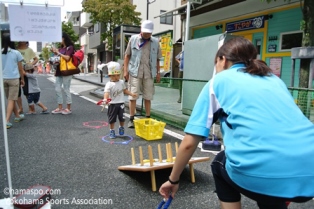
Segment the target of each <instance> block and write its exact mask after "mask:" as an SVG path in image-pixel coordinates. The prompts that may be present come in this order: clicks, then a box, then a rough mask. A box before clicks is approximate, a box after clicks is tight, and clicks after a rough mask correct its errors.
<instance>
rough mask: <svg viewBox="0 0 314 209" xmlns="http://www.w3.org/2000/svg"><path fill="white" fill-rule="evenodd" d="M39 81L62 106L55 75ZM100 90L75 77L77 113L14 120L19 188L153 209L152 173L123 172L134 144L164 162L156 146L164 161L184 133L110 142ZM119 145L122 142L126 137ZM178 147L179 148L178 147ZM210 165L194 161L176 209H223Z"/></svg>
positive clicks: (162, 174)
mask: <svg viewBox="0 0 314 209" xmlns="http://www.w3.org/2000/svg"><path fill="white" fill-rule="evenodd" d="M38 79H39V85H40V87H41V90H42V92H41V101H42V103H44V104H45V105H46V106H47V107H48V108H49V110H50V111H51V110H53V109H55V108H56V107H57V104H56V96H55V90H54V83H53V82H54V77H53V76H50V75H49V76H47V75H39V78H38ZM96 88H99V86H95V85H93V84H89V83H85V82H82V81H78V80H75V79H73V80H72V86H71V90H72V92H73V96H72V100H73V105H72V112H73V113H72V114H71V115H61V114H60V115H52V114H47V115H41V114H39V111H40V108H38V107H36V110H37V112H38V113H37V114H36V115H26V119H25V120H24V121H22V122H20V123H13V127H12V128H11V129H9V130H8V142H9V151H10V162H11V163H10V166H11V177H12V186H13V189H15V190H21V189H27V188H29V187H30V186H32V185H36V184H41V185H48V186H51V188H52V189H53V192H54V194H53V195H52V197H53V201H52V207H51V208H53V209H63V208H65V209H67V208H71V209H72V208H77V209H82V208H86V209H98V208H99V209H100V208H102V209H104V208H105V209H106V208H109V209H134V208H140V209H154V208H156V207H157V205H158V204H159V202H160V201H161V200H162V198H161V196H160V195H159V193H158V192H152V191H151V181H150V174H149V173H138V172H121V171H119V170H118V169H117V168H118V166H121V165H130V164H131V163H132V162H131V148H132V147H133V148H134V150H135V155H136V162H137V163H138V162H139V155H138V147H139V146H142V148H143V155H144V158H145V159H148V151H147V147H148V145H151V146H152V148H153V154H154V158H158V154H157V145H158V144H161V146H162V151H163V158H164V159H165V158H166V157H165V156H166V154H165V144H166V143H172V144H174V143H175V142H178V143H180V139H178V138H180V137H182V135H184V133H183V132H182V130H178V129H175V128H173V127H168V126H166V130H165V131H166V132H167V133H169V134H170V135H169V134H164V136H163V139H162V140H157V141H146V140H144V139H141V138H139V137H137V136H136V135H135V132H134V129H128V128H127V127H126V128H125V135H128V136H131V137H133V138H134V139H133V141H131V142H130V143H129V144H127V145H123V144H110V143H105V142H104V141H103V140H102V138H103V137H104V136H106V135H107V134H108V133H109V131H108V126H106V127H102V126H101V124H102V123H99V122H93V121H101V122H106V121H107V116H106V109H105V111H104V112H101V111H100V110H101V107H100V106H97V105H96V104H95V103H96V102H97V101H99V98H96V97H93V96H91V95H90V94H89V92H90V91H91V90H93V89H96ZM23 106H24V111H27V109H28V107H27V102H26V100H25V98H23ZM126 113H128V110H126ZM126 116H127V114H126ZM1 117H2V115H1ZM12 121H13V116H12ZM127 121H128V118H126V122H127ZM84 125H85V126H84ZM90 126H97V128H91V127H90ZM1 127H2V120H1ZM116 127H118V126H116ZM176 136H177V137H176ZM3 141H4V136H3V134H2V131H1V136H0V172H1V173H0V175H1V177H0V189H1V190H3V192H2V191H1V192H0V199H3V198H7V197H9V196H8V194H6V192H5V191H6V190H5V188H7V187H8V180H7V170H6V161H5V150H4V143H3ZM116 141H117V142H118V141H120V142H121V141H123V139H116ZM172 147H173V150H174V145H173V146H172ZM174 155H175V154H174ZM194 156H195V157H208V156H209V157H210V158H211V160H212V159H213V158H214V155H213V154H211V153H202V152H200V149H197V151H196V152H195V154H194ZM211 160H210V162H211ZM210 162H204V163H198V164H195V166H194V168H195V179H196V182H195V184H192V183H191V182H190V174H189V169H188V167H186V169H185V170H184V172H183V174H182V176H181V179H180V190H179V192H178V193H177V195H176V197H175V199H174V200H173V202H172V204H171V207H170V208H176V209H185V208H186V209H190V208H196V209H219V201H218V198H217V197H216V195H215V193H214V182H213V178H212V175H211V170H210ZM265 163H267V162H265ZM170 171H171V170H170V169H166V170H160V171H157V172H156V180H157V188H159V187H160V185H161V184H162V183H163V182H165V181H166V180H167V179H168V176H169V174H170ZM242 203H243V206H242V207H243V208H247V209H255V208H257V206H256V204H255V202H253V201H251V200H249V199H247V198H245V197H244V198H243V199H242ZM311 208H313V209H314V201H310V202H308V203H305V204H291V206H290V207H289V209H311Z"/></svg>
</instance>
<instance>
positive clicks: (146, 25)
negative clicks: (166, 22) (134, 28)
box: [141, 20, 154, 33]
mask: <svg viewBox="0 0 314 209" xmlns="http://www.w3.org/2000/svg"><path fill="white" fill-rule="evenodd" d="M153 30H154V23H153V22H152V21H151V20H144V22H142V27H141V32H143V33H153Z"/></svg>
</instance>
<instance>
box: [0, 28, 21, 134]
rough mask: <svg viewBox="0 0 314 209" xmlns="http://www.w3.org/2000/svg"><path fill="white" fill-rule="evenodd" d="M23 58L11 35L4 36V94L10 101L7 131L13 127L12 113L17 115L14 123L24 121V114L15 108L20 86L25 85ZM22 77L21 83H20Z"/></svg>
mask: <svg viewBox="0 0 314 209" xmlns="http://www.w3.org/2000/svg"><path fill="white" fill-rule="evenodd" d="M22 60H23V57H22V55H21V53H20V52H19V51H17V50H15V46H14V42H12V41H11V39H10V35H9V34H5V35H3V36H2V77H3V85H4V92H5V95H6V97H7V99H8V104H7V113H6V126H7V129H9V128H11V127H12V123H10V117H11V115H12V112H14V114H15V118H14V122H20V121H22V120H23V119H24V115H23V114H19V111H18V109H17V108H16V107H15V101H17V98H18V94H19V88H20V84H21V86H23V85H24V76H21V75H23V66H22ZM20 77H21V82H20Z"/></svg>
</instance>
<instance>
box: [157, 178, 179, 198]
mask: <svg viewBox="0 0 314 209" xmlns="http://www.w3.org/2000/svg"><path fill="white" fill-rule="evenodd" d="M178 189H179V184H171V183H170V182H169V181H166V182H165V183H163V185H161V187H160V188H159V193H160V194H161V196H163V197H164V198H166V199H168V198H169V196H170V195H171V196H172V197H173V198H174V195H175V194H176V193H177V191H178Z"/></svg>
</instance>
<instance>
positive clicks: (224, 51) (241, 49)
mask: <svg viewBox="0 0 314 209" xmlns="http://www.w3.org/2000/svg"><path fill="white" fill-rule="evenodd" d="M223 56H224V57H225V58H226V59H227V60H228V61H230V62H232V63H233V64H235V63H244V64H245V66H246V68H245V69H243V71H244V72H247V73H249V74H252V75H259V76H269V75H271V73H272V70H271V69H270V68H269V67H268V66H267V64H266V63H265V62H264V61H262V60H257V59H256V57H257V50H256V48H255V46H254V45H253V44H252V43H251V42H250V41H249V40H248V39H246V38H243V37H236V38H232V39H230V40H228V41H227V42H226V43H224V44H223V45H222V46H221V47H220V49H219V50H218V52H217V54H216V57H215V63H216V62H217V58H222V57H223Z"/></svg>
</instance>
